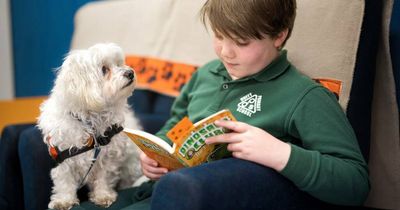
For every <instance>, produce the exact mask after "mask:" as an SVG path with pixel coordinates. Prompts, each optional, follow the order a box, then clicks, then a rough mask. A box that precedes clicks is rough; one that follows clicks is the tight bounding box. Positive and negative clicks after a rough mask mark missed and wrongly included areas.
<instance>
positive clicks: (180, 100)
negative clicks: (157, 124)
mask: <svg viewBox="0 0 400 210" xmlns="http://www.w3.org/2000/svg"><path fill="white" fill-rule="evenodd" d="M196 78H197V73H196V72H195V73H194V74H193V76H192V77H191V79H190V80H189V82H188V83H187V84H186V85H185V86H184V87H183V88H182V91H181V93H180V94H179V96H178V97H177V98H176V99H175V101H174V103H173V104H172V107H171V117H170V118H169V119H168V120H167V122H166V123H165V124H164V126H163V127H162V128H161V129H160V131H158V132H157V133H156V135H157V136H158V137H160V138H162V139H164V140H165V141H166V142H168V143H169V144H170V145H172V142H171V140H169V139H168V138H167V136H166V134H167V132H168V131H169V130H170V129H171V128H172V127H174V126H175V124H176V123H178V122H179V121H180V120H181V119H182V118H183V117H185V116H187V114H188V112H187V107H188V104H189V93H190V92H191V90H192V88H193V84H194V83H195V81H196Z"/></svg>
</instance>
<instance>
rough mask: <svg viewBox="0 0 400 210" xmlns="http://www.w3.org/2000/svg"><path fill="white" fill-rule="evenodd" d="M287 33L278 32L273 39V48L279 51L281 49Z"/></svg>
mask: <svg viewBox="0 0 400 210" xmlns="http://www.w3.org/2000/svg"><path fill="white" fill-rule="evenodd" d="M288 33H289V29H285V30H283V31H282V32H280V33H279V34H278V36H277V37H276V38H275V40H274V46H275V47H276V48H277V49H281V48H282V44H283V43H284V42H285V40H286V38H287V35H288Z"/></svg>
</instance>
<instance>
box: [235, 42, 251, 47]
mask: <svg viewBox="0 0 400 210" xmlns="http://www.w3.org/2000/svg"><path fill="white" fill-rule="evenodd" d="M236 45H237V46H239V47H245V46H247V45H249V42H236Z"/></svg>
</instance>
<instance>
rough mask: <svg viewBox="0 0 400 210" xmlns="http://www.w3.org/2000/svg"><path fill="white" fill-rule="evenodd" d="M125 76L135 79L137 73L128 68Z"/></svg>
mask: <svg viewBox="0 0 400 210" xmlns="http://www.w3.org/2000/svg"><path fill="white" fill-rule="evenodd" d="M124 77H126V78H128V79H130V80H133V78H135V74H134V73H133V71H132V70H127V71H125V73H124Z"/></svg>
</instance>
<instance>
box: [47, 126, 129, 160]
mask: <svg viewBox="0 0 400 210" xmlns="http://www.w3.org/2000/svg"><path fill="white" fill-rule="evenodd" d="M123 129H124V128H123V127H122V126H120V125H117V124H114V125H112V126H111V127H108V128H107V130H106V131H105V132H104V135H102V136H97V137H96V138H94V137H93V136H90V137H89V139H88V140H87V143H86V145H85V146H83V147H81V148H78V147H71V148H69V149H66V150H64V151H60V150H59V149H58V147H56V146H53V145H52V144H51V137H50V136H47V137H46V141H47V143H48V144H47V145H48V149H49V154H50V156H51V157H52V158H53V160H55V161H56V162H57V163H58V164H60V163H62V162H63V161H64V160H65V159H67V158H70V157H73V156H76V155H79V154H82V153H84V152H87V151H89V150H92V149H93V148H95V146H96V143H97V144H98V145H100V146H105V145H107V144H108V143H110V141H111V138H112V137H113V136H114V135H115V134H118V133H119V132H121V131H122V130H123Z"/></svg>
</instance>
